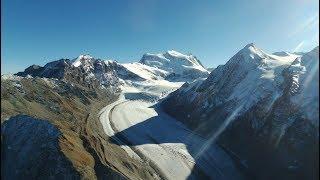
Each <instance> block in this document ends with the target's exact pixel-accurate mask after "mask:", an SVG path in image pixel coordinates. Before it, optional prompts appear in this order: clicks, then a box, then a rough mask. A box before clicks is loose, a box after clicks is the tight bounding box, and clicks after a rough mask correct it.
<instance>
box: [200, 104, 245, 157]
mask: <svg viewBox="0 0 320 180" xmlns="http://www.w3.org/2000/svg"><path fill="white" fill-rule="evenodd" d="M242 107H243V105H241V106H239V107H238V108H237V109H236V110H234V111H233V113H232V114H231V115H230V116H229V117H228V118H227V119H226V120H225V121H224V122H223V124H222V125H221V126H220V127H219V129H218V130H217V132H215V133H214V134H213V135H212V136H211V137H210V138H209V139H208V140H207V141H206V142H205V143H204V145H202V147H201V148H200V149H199V151H198V152H197V154H196V156H195V159H198V158H199V157H200V156H201V155H202V154H203V153H204V152H205V151H206V150H207V149H208V148H209V147H210V145H211V144H212V143H214V142H215V140H216V139H217V137H219V135H220V134H221V133H222V132H223V131H224V130H225V129H226V127H227V126H228V125H229V124H230V122H231V121H233V120H234V118H235V117H236V116H237V115H238V113H239V112H240V110H241V109H242Z"/></svg>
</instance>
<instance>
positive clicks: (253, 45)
mask: <svg viewBox="0 0 320 180" xmlns="http://www.w3.org/2000/svg"><path fill="white" fill-rule="evenodd" d="M250 47H254V48H255V47H256V45H255V44H254V43H249V44H247V45H246V46H245V47H244V48H250Z"/></svg>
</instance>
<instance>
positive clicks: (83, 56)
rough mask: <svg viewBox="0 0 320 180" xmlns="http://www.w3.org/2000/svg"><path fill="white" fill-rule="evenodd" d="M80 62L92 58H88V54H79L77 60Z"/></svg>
mask: <svg viewBox="0 0 320 180" xmlns="http://www.w3.org/2000/svg"><path fill="white" fill-rule="evenodd" d="M78 59H79V60H81V59H93V57H92V56H90V55H89V54H81V55H79V56H78V58H77V60H78Z"/></svg>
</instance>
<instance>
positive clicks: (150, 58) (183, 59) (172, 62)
mask: <svg viewBox="0 0 320 180" xmlns="http://www.w3.org/2000/svg"><path fill="white" fill-rule="evenodd" d="M139 63H141V64H144V65H147V66H151V67H155V68H158V69H161V70H164V71H167V72H168V74H171V75H170V76H169V77H168V78H170V79H172V78H173V79H176V80H179V79H181V78H183V79H186V77H187V76H188V78H187V79H190V78H189V76H194V77H192V79H194V78H195V77H196V76H197V77H207V76H208V75H209V71H208V70H206V69H205V68H204V67H203V65H202V64H201V63H200V61H199V60H198V59H197V58H196V57H195V56H193V55H185V54H182V53H180V52H177V51H174V50H170V51H167V52H165V53H158V54H152V53H146V54H144V55H143V57H142V58H141V60H140V61H139Z"/></svg>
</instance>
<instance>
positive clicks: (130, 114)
mask: <svg viewBox="0 0 320 180" xmlns="http://www.w3.org/2000/svg"><path fill="white" fill-rule="evenodd" d="M129 94H130V96H129V97H128V94H126V93H124V94H122V95H121V96H120V98H119V99H118V101H116V102H115V103H112V104H110V105H108V106H107V107H105V108H104V109H102V110H101V112H100V121H101V123H102V125H103V128H104V131H105V133H106V134H107V135H108V136H110V137H112V138H113V139H114V140H115V141H116V143H117V144H119V145H120V146H121V147H122V148H123V149H125V150H126V151H127V153H128V154H129V155H130V156H132V157H134V158H136V159H140V160H141V161H147V162H149V164H150V166H151V167H152V168H154V169H155V170H156V171H157V172H158V175H159V177H155V179H157V178H164V179H199V178H200V179H201V178H206V179H207V178H209V177H210V178H211V179H242V178H241V177H242V176H241V173H240V172H239V171H238V170H237V169H236V167H235V165H234V163H233V161H232V160H231V158H230V157H229V156H228V154H227V153H225V152H224V151H223V150H222V148H220V147H219V146H218V145H216V144H211V143H209V142H207V141H206V139H204V138H202V137H200V136H198V135H196V134H194V133H192V131H190V130H189V129H187V128H186V127H185V126H184V125H183V124H181V123H180V122H179V121H177V120H175V119H173V118H172V117H170V116H168V115H167V114H166V113H165V112H163V111H162V110H161V108H160V107H159V106H158V104H157V103H154V102H153V103H152V102H150V101H148V98H146V97H145V96H142V95H141V93H136V94H135V96H134V98H132V97H133V94H134V93H129ZM139 98H140V99H139Z"/></svg>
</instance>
